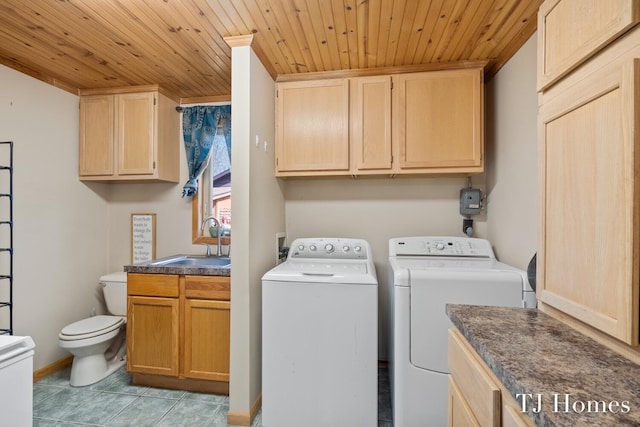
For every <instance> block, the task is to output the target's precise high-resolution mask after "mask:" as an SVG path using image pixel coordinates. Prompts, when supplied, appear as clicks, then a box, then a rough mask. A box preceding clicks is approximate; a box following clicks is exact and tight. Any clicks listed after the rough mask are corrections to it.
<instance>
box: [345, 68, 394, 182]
mask: <svg viewBox="0 0 640 427" xmlns="http://www.w3.org/2000/svg"><path fill="white" fill-rule="evenodd" d="M351 154H352V160H353V165H352V171H353V172H354V173H356V174H367V173H385V172H386V173H389V171H391V166H392V164H391V163H392V152H391V76H373V77H359V78H353V79H351Z"/></svg>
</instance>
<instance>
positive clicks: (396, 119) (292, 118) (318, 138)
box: [276, 67, 484, 177]
mask: <svg viewBox="0 0 640 427" xmlns="http://www.w3.org/2000/svg"><path fill="white" fill-rule="evenodd" d="M483 156H484V84H483V69H482V68H481V67H475V68H466V69H454V70H440V71H426V72H415V73H404V74H393V75H391V74H389V75H377V76H359V77H350V78H335V79H323V80H306V81H291V82H280V83H278V85H277V90H276V176H280V177H289V176H318V175H320V176H322V175H324V176H339V175H342V176H348V175H354V176H355V175H396V174H449V173H454V174H473V173H480V172H483V170H484V159H483Z"/></svg>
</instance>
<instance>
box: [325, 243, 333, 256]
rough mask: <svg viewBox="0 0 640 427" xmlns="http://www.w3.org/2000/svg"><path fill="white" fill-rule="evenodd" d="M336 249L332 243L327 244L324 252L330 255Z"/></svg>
mask: <svg viewBox="0 0 640 427" xmlns="http://www.w3.org/2000/svg"><path fill="white" fill-rule="evenodd" d="M334 249H335V248H334V247H333V245H332V244H331V243H327V244H326V245H324V250H325V252H326V253H328V254H330V253H331V252H333V251H334Z"/></svg>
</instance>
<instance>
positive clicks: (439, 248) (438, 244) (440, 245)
mask: <svg viewBox="0 0 640 427" xmlns="http://www.w3.org/2000/svg"><path fill="white" fill-rule="evenodd" d="M436 249H437V250H439V251H441V250H443V249H444V243H436Z"/></svg>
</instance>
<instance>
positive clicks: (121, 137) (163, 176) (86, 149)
mask: <svg viewBox="0 0 640 427" xmlns="http://www.w3.org/2000/svg"><path fill="white" fill-rule="evenodd" d="M176 105H177V104H176V103H175V102H174V101H173V100H171V99H170V98H168V97H167V96H165V95H163V94H162V93H160V92H159V91H158V89H157V87H156V86H149V87H147V86H145V87H134V88H123V89H109V90H96V89H91V90H82V91H81V92H80V150H79V154H80V159H79V164H80V166H79V174H80V179H81V180H84V181H169V182H178V179H179V170H180V169H179V163H178V161H179V151H178V150H179V148H180V134H179V121H180V120H179V116H178V114H177V113H176V111H175V107H176Z"/></svg>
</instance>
